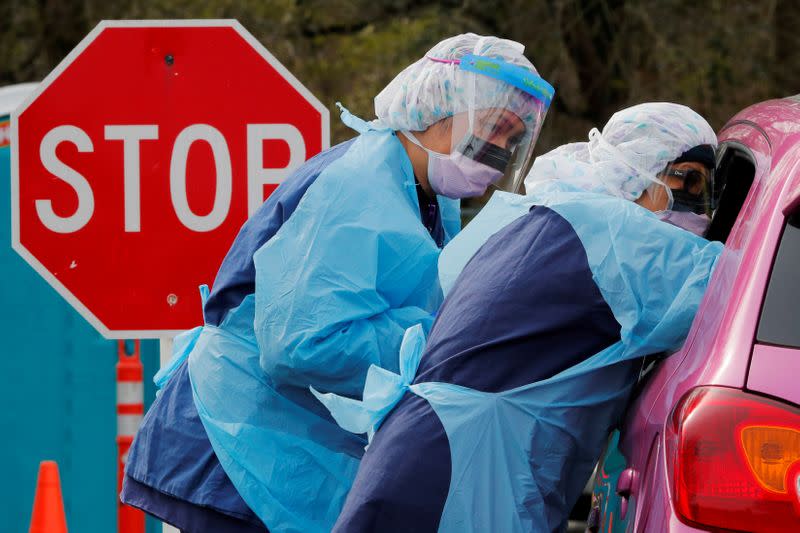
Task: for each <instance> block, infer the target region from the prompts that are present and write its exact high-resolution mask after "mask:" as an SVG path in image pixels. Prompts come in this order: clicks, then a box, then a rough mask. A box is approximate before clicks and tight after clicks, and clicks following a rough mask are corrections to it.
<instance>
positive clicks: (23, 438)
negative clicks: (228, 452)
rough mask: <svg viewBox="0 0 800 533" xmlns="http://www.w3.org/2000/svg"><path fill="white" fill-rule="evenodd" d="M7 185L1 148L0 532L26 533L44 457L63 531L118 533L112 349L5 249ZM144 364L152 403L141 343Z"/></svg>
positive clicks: (148, 356)
mask: <svg viewBox="0 0 800 533" xmlns="http://www.w3.org/2000/svg"><path fill="white" fill-rule="evenodd" d="M5 120H7V117H0V122H4V121H5ZM10 182H11V178H10V150H9V147H8V146H6V147H0V236H1V238H0V406H2V407H1V408H0V464H2V468H0V531H2V532H3V533H24V532H26V531H28V525H29V521H30V514H31V509H32V506H33V494H34V490H35V485H36V474H37V469H38V465H39V461H41V460H43V459H54V460H55V461H57V462H58V467H59V470H60V473H61V486H62V490H63V492H64V504H65V507H66V513H67V526H68V527H69V530H70V531H78V532H87V533H95V532H96V533H108V532H109V531H115V530H116V494H115V490H116V471H115V470H116V457H117V451H116V441H115V434H116V411H115V403H114V402H115V390H116V388H115V383H114V377H115V372H114V365H115V364H116V357H117V353H116V341H108V340H105V339H104V338H102V337H101V336H100V334H99V333H97V332H96V331H95V330H94V329H93V328H92V326H90V325H89V323H88V322H86V321H85V320H84V319H83V318H82V317H81V316H80V315H78V313H77V312H75V311H74V310H73V309H72V308H71V307H70V306H69V305H68V304H67V303H66V301H64V300H63V299H62V298H61V296H59V295H58V294H57V293H56V291H55V290H54V289H52V288H51V287H50V286H49V285H48V284H47V283H46V282H45V281H44V280H43V279H41V278H40V277H39V275H38V274H37V273H36V272H34V270H33V269H32V268H31V267H30V266H28V264H27V263H25V262H24V261H23V260H22V259H21V258H20V257H19V256H18V255H17V254H16V253H15V252H14V251H13V250H12V249H11V225H10V222H11V213H10V208H11V202H10ZM142 360H143V362H144V372H145V404H146V405H149V404H150V402H151V401H152V399H153V395H154V387H153V384H152V380H151V378H152V376H153V374H154V373H155V371H156V370H157V367H158V343H157V342H156V341H146V342H143V343H142ZM147 529H148V531H149V532H155V531H157V529H156V523H155V522H154V521H148V528H147ZM158 531H160V529H158Z"/></svg>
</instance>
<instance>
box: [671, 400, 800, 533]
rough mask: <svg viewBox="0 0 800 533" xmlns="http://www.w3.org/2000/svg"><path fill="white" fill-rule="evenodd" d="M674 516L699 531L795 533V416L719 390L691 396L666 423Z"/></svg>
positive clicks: (799, 477)
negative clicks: (695, 525)
mask: <svg viewBox="0 0 800 533" xmlns="http://www.w3.org/2000/svg"><path fill="white" fill-rule="evenodd" d="M666 441H667V460H668V461H669V467H670V477H671V480H672V498H673V501H674V504H675V509H676V511H677V512H678V514H679V515H680V516H681V517H682V518H683V519H685V520H687V521H690V522H693V523H695V524H698V525H702V526H708V527H716V528H725V529H733V530H738V531H754V532H761V531H764V532H767V531H769V532H784V531H785V532H790V531H791V532H800V409H797V408H794V407H792V406H789V405H785V404H782V403H780V402H777V401H774V400H770V399H768V398H763V397H761V396H756V395H753V394H748V393H746V392H743V391H740V390H736V389H727V388H721V387H701V388H698V389H694V390H692V391H690V392H689V393H688V394H686V396H684V397H683V398H682V399H681V401H680V402H679V403H678V406H677V407H676V408H675V411H674V412H673V414H672V417H671V419H670V421H669V423H668V424H667V431H666Z"/></svg>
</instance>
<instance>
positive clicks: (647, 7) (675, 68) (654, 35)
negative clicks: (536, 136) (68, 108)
mask: <svg viewBox="0 0 800 533" xmlns="http://www.w3.org/2000/svg"><path fill="white" fill-rule="evenodd" d="M164 18H235V19H238V20H239V21H240V22H241V23H242V24H243V25H244V26H245V27H246V28H248V30H249V31H250V32H252V33H253V34H254V35H255V36H256V37H257V38H258V39H259V40H261V42H262V43H264V45H265V46H266V47H267V48H268V49H269V50H270V51H271V52H272V53H273V54H274V55H275V56H276V57H277V58H278V59H279V60H280V61H281V62H283V63H284V64H285V65H286V66H287V68H289V70H291V71H292V72H293V73H294V74H295V75H296V76H297V77H298V78H299V79H300V80H301V81H302V82H303V83H304V84H305V85H306V86H307V87H308V88H309V89H310V90H311V91H312V92H313V93H314V94H316V95H317V96H318V97H319V98H320V99H321V100H322V101H323V102H324V103H325V104H326V105H327V106H329V108H330V109H331V113H332V116H333V117H336V116H337V113H336V110H335V107H334V104H335V102H336V101H341V102H342V103H343V104H344V105H345V106H347V107H348V108H350V109H351V110H352V111H353V112H354V113H356V114H358V115H360V116H362V117H365V118H371V116H372V99H373V98H374V96H375V95H376V94H377V93H378V92H379V91H380V90H381V89H382V88H383V87H384V86H385V85H386V84H387V83H388V82H389V80H391V79H392V77H393V76H394V75H395V74H396V73H397V72H399V71H400V70H402V69H403V68H404V67H405V66H406V65H408V64H410V63H411V62H413V61H415V60H416V59H417V58H419V57H420V56H421V55H422V54H424V53H425V51H426V50H427V49H428V48H430V47H431V46H432V45H433V44H435V43H436V42H438V41H439V40H440V39H441V38H443V37H445V36H449V35H453V34H456V33H461V32H465V31H474V32H476V33H485V34H495V35H500V36H504V37H508V38H512V39H515V40H518V41H520V42H522V43H523V44H525V45H526V50H527V54H528V56H529V57H530V58H531V59H532V60H533V62H534V63H535V64H536V66H537V68H538V69H539V72H540V73H541V74H542V75H543V76H544V77H545V78H546V79H548V80H549V81H551V82H552V83H553V85H554V86H555V87H556V100H555V102H554V104H553V107H552V108H551V111H550V114H549V117H548V119H547V123H546V125H545V128H544V130H543V132H542V136H541V138H540V142H539V145H538V147H537V148H538V151H540V152H541V151H543V150H547V149H550V148H552V147H553V146H556V145H558V144H562V143H564V142H568V141H571V140H576V139H580V138H583V137H584V136H585V135H586V132H587V131H588V129H589V128H590V127H592V126H595V125H598V126H602V123H603V122H604V121H605V120H606V119H607V118H608V117H609V116H610V114H611V113H613V112H614V111H615V110H616V109H619V108H621V107H624V106H626V105H630V104H633V103H638V102H642V101H648V100H651V101H652V100H668V101H676V102H680V103H684V104H687V105H689V106H691V107H693V108H695V109H696V110H697V111H698V112H700V113H702V114H704V115H705V116H707V117H708V118H709V120H710V122H711V123H712V125H714V126H715V127H720V126H722V124H723V123H724V122H725V121H726V120H727V119H728V118H730V116H731V115H733V114H734V113H735V112H737V111H738V110H740V109H742V108H744V107H746V106H747V105H750V104H752V103H755V102H757V101H759V100H764V99H767V98H774V97H782V96H787V95H789V94H792V93H794V92H800V91H798V86H800V83H798V81H799V80H798V75H797V74H796V73H797V72H798V68H797V67H798V66H800V46H798V45H799V44H800V42H798V37H797V36H796V28H797V23H798V22H800V4H796V3H795V2H791V1H788V0H767V1H760V2H751V1H749V0H732V1H725V2H723V1H722V0H712V1H710V2H696V1H694V0H659V1H656V2H653V1H647V0H546V1H545V0H540V1H534V2H532V1H530V0H506V1H504V2H486V1H483V0H462V1H445V2H422V1H414V0H350V1H347V0H204V1H202V2H201V1H199V0H150V1H147V0H118V1H115V2H106V1H105V0H4V1H2V3H0V21H1V22H0V24H2V26H0V30H2V31H0V83H2V84H8V83H16V82H22V81H30V80H35V79H41V78H43V77H44V76H45V75H46V74H47V73H48V72H49V71H50V70H51V69H52V68H53V67H54V66H55V65H56V64H57V63H58V61H60V60H61V59H62V58H63V57H64V56H65V55H66V54H67V53H68V52H69V50H70V49H71V48H72V47H73V46H74V45H75V44H77V42H78V41H79V40H80V39H81V38H82V37H83V36H84V35H85V34H86V33H88V31H89V30H90V29H91V28H92V27H94V25H95V24H97V22H99V21H100V20H103V19H164ZM332 126H333V128H332V134H333V141H334V142H338V141H341V140H343V139H345V138H347V137H349V136H350V135H351V133H350V132H349V130H347V128H345V127H344V126H342V125H341V124H340V123H339V122H338V121H336V120H334V121H333V124H332Z"/></svg>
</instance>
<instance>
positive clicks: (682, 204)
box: [664, 168, 717, 216]
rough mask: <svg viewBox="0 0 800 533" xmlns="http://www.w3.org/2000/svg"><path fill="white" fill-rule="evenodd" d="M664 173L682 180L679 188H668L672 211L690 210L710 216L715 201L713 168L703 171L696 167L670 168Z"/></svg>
mask: <svg viewBox="0 0 800 533" xmlns="http://www.w3.org/2000/svg"><path fill="white" fill-rule="evenodd" d="M664 174H665V176H671V177H676V178H679V179H681V180H682V185H681V188H679V189H675V188H671V189H670V192H671V193H672V207H671V209H672V210H673V211H690V212H692V213H696V214H698V215H709V216H711V214H712V213H713V211H714V209H716V203H717V198H716V197H715V190H714V171H713V169H711V170H708V171H707V172H706V173H703V172H701V171H699V170H697V169H678V168H670V169H668V170H667V171H666V172H665V173H664Z"/></svg>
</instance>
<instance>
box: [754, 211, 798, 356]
mask: <svg viewBox="0 0 800 533" xmlns="http://www.w3.org/2000/svg"><path fill="white" fill-rule="evenodd" d="M799 271H800V214H797V213H795V214H794V215H792V216H791V217H790V218H789V220H788V221H787V223H786V227H785V228H784V230H783V236H782V237H781V243H780V246H779V247H778V254H777V256H776V257H775V264H774V265H773V266H772V274H771V275H770V279H769V285H768V287H767V297H766V298H765V299H764V307H763V308H762V310H761V320H760V321H759V324H758V333H757V334H756V338H757V340H758V341H759V342H762V343H768V344H778V345H781V346H791V347H795V348H800V313H798V310H800V280H798V276H797V273H798V272H799Z"/></svg>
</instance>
